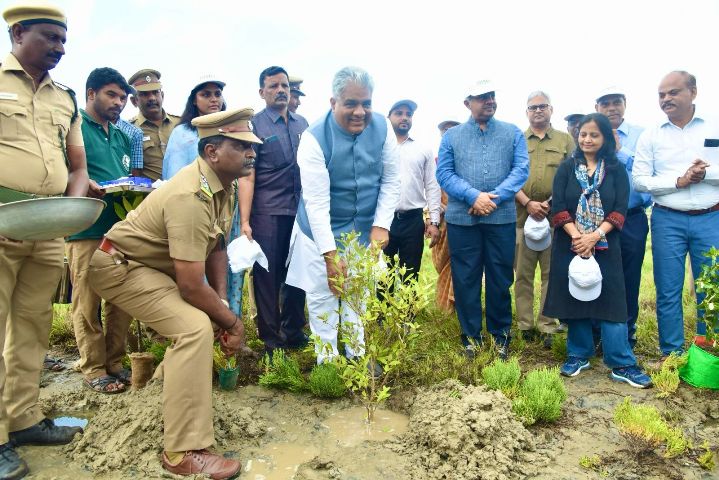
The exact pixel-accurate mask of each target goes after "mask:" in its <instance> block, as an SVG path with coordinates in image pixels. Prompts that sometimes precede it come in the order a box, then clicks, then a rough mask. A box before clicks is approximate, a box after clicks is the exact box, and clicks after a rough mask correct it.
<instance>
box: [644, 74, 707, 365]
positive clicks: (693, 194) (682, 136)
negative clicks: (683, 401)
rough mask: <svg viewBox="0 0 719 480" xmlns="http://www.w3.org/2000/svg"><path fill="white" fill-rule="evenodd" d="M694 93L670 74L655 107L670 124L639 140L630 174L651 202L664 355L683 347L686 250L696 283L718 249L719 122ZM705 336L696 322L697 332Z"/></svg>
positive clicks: (688, 78)
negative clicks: (708, 114) (709, 255)
mask: <svg viewBox="0 0 719 480" xmlns="http://www.w3.org/2000/svg"><path fill="white" fill-rule="evenodd" d="M696 96H697V83H696V78H695V77H694V75H691V74H690V73H688V72H684V71H674V72H671V73H669V74H668V75H667V76H665V77H664V78H663V79H662V81H661V83H660V84H659V106H660V107H661V109H662V110H663V111H664V113H666V115H667V120H666V121H665V122H663V123H661V124H660V125H658V126H656V127H654V128H651V129H647V130H645V131H644V133H642V135H641V136H640V137H639V141H638V142H637V150H636V155H635V159H634V170H633V172H632V176H633V181H634V188H635V189H636V190H637V191H639V192H648V193H650V194H651V196H652V200H654V208H653V209H652V220H651V229H652V255H653V257H654V283H655V284H656V288H657V322H658V326H659V348H660V349H661V352H662V357H663V358H664V357H666V356H667V355H669V354H671V353H673V352H677V353H681V352H682V351H683V349H684V312H683V311H682V289H683V287H684V265H685V258H686V256H687V253H688V254H689V256H690V259H691V264H692V272H693V274H694V277H695V279H696V277H697V276H699V274H700V273H701V271H702V265H703V264H706V263H707V262H708V261H709V259H708V258H707V257H705V256H703V253H704V252H706V251H707V250H709V249H710V248H711V247H712V246H716V245H719V125H717V124H716V123H714V122H712V121H710V120H709V119H708V118H707V117H706V116H705V115H704V113H703V112H702V110H701V109H700V108H697V107H696V105H694V99H695V98H696ZM702 297H703V295H701V294H699V295H697V302H701V300H702ZM701 313H702V312H701V311H700V312H699V315H700V316H701ZM705 333H706V325H705V324H704V322H703V321H701V319H700V320H699V321H697V334H699V335H703V334H705ZM663 358H662V359H663Z"/></svg>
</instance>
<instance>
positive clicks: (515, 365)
mask: <svg viewBox="0 0 719 480" xmlns="http://www.w3.org/2000/svg"><path fill="white" fill-rule="evenodd" d="M521 376H522V370H521V368H520V367H519V360H518V359H517V357H512V358H510V359H509V360H507V361H504V360H501V359H499V358H498V359H496V360H495V361H494V362H492V364H491V365H488V366H486V367H484V369H483V370H482V379H483V380H484V383H485V385H487V387H488V388H490V389H492V390H499V391H501V392H502V393H503V394H504V395H505V396H506V397H507V398H513V397H514V396H515V395H516V394H517V388H518V386H519V378H520V377H521Z"/></svg>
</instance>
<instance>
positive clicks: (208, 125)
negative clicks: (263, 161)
mask: <svg viewBox="0 0 719 480" xmlns="http://www.w3.org/2000/svg"><path fill="white" fill-rule="evenodd" d="M254 114H255V111H254V110H252V109H251V108H242V109H239V110H231V111H226V112H216V113H210V114H208V115H201V116H199V117H195V118H193V119H192V125H193V126H194V127H197V134H198V135H199V136H200V139H203V138H207V137H214V136H215V135H222V136H224V137H230V138H234V139H236V140H242V141H244V142H251V143H262V140H260V139H259V138H257V136H256V135H255V134H254V133H253V131H254V128H253V127H252V121H251V119H252V116H253V115H254Z"/></svg>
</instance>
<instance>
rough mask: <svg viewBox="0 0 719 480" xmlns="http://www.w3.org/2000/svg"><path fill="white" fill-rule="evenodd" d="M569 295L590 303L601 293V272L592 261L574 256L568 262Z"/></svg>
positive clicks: (591, 258) (592, 259)
mask: <svg viewBox="0 0 719 480" xmlns="http://www.w3.org/2000/svg"><path fill="white" fill-rule="evenodd" d="M569 293H570V294H571V295H572V296H573V297H574V298H576V299H577V300H580V301H582V302H591V301H592V300H596V299H597V298H599V295H600V294H601V293H602V271H601V270H600V269H599V264H598V263H597V261H596V260H595V259H594V255H592V256H591V257H589V258H582V257H580V256H579V255H577V256H575V257H574V258H573V259H572V261H571V262H569Z"/></svg>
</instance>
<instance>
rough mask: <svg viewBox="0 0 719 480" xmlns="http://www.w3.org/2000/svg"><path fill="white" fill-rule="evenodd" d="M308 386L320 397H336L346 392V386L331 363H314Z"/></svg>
mask: <svg viewBox="0 0 719 480" xmlns="http://www.w3.org/2000/svg"><path fill="white" fill-rule="evenodd" d="M309 388H310V392H312V394H313V395H315V396H317V397H320V398H337V397H341V396H343V395H344V394H345V393H347V387H346V386H345V383H344V380H342V377H341V376H340V374H339V371H338V370H337V367H336V366H335V365H334V364H333V363H322V364H320V365H315V366H314V367H313V368H312V371H311V372H310V377H309Z"/></svg>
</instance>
